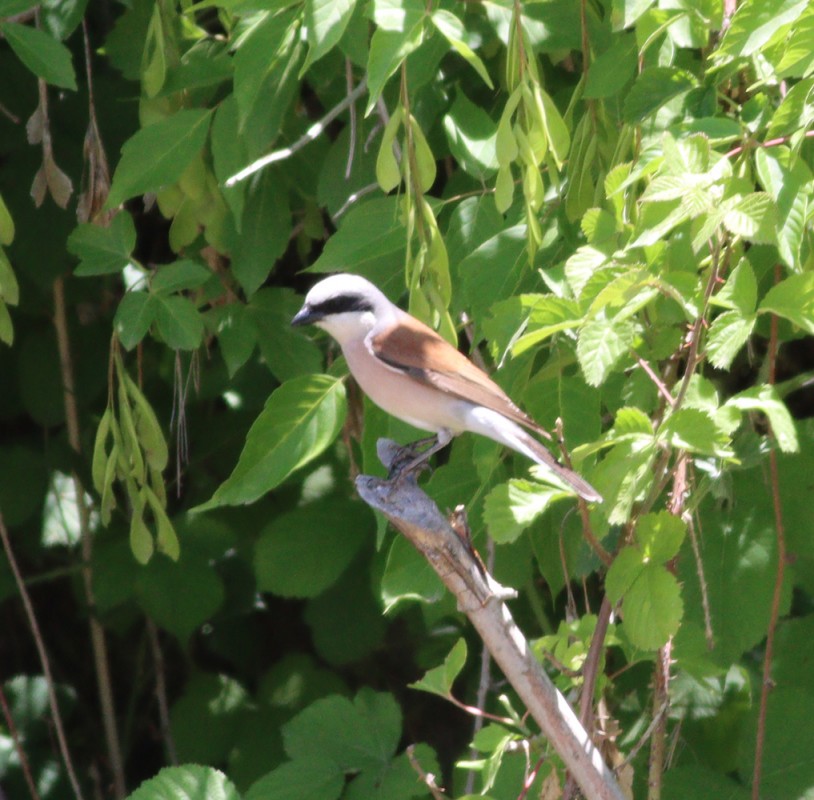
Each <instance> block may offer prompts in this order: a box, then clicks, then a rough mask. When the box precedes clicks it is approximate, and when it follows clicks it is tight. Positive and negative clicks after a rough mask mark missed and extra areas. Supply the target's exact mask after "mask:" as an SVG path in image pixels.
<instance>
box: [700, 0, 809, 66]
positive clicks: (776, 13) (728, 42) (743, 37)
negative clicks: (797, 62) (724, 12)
mask: <svg viewBox="0 0 814 800" xmlns="http://www.w3.org/2000/svg"><path fill="white" fill-rule="evenodd" d="M807 7H808V0H744V2H742V3H741V4H739V5H738V9H737V11H736V12H735V15H734V16H733V17H732V20H731V22H730V23H729V27H728V28H727V31H726V34H725V35H724V38H723V41H722V42H721V46H720V47H719V48H718V50H717V52H716V53H715V56H714V57H715V58H718V59H721V58H728V59H729V58H738V57H741V58H743V57H746V56H750V55H752V54H753V53H756V52H757V51H758V50H760V48H761V47H763V45H764V44H766V42H768V41H769V39H771V38H772V36H773V35H774V34H775V32H776V31H778V30H779V29H780V28H781V27H782V26H783V25H786V24H787V23H789V22H793V21H794V20H795V19H797V17H799V16H800V14H802V13H803V11H805V10H806V8H807Z"/></svg>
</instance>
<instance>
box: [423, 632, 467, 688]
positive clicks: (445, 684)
mask: <svg viewBox="0 0 814 800" xmlns="http://www.w3.org/2000/svg"><path fill="white" fill-rule="evenodd" d="M466 654H467V653H466V639H463V638H461V639H458V641H457V642H455V644H454V646H453V648H452V650H450V651H449V653H448V654H447V657H446V658H445V659H444V663H443V664H440V665H439V666H437V667H433V668H432V669H430V670H427V672H425V673H424V677H423V678H421V679H420V680H417V681H415V682H414V683H411V684H409V686H410V688H411V689H419V690H420V691H422V692H429V693H430V694H437V695H438V696H439V697H444V698H447V697H449V696H450V695H451V694H452V684H453V683H455V679H456V678H457V677H458V675H460V674H461V670H462V669H463V668H464V665H465V664H466Z"/></svg>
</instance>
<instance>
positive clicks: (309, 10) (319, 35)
mask: <svg viewBox="0 0 814 800" xmlns="http://www.w3.org/2000/svg"><path fill="white" fill-rule="evenodd" d="M355 7H356V0H306V3H305V28H306V37H307V39H308V47H309V50H308V56H307V57H306V59H305V63H304V64H303V65H302V68H301V69H300V78H302V76H303V75H304V74H305V72H306V70H307V69H308V68H309V67H310V66H311V64H313V63H314V62H316V61H319V59H320V58H322V56H324V55H325V54H326V53H328V52H329V51H331V50H333V48H334V47H336V45H337V44H339V40H340V39H341V38H342V34H343V33H344V32H345V28H346V27H347V25H348V22H349V21H350V18H351V15H352V14H353V10H354V8H355Z"/></svg>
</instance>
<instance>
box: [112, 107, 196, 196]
mask: <svg viewBox="0 0 814 800" xmlns="http://www.w3.org/2000/svg"><path fill="white" fill-rule="evenodd" d="M211 117H212V112H211V111H208V110H206V109H203V108H196V109H182V110H181V111H176V112H175V114H173V115H172V116H170V117H167V118H166V119H162V120H160V121H159V122H154V123H153V124H152V125H148V126H147V127H146V128H142V129H141V130H140V131H138V133H136V134H135V135H134V136H132V137H131V138H130V139H128V140H127V141H126V142H125V143H124V147H122V157H121V160H120V161H119V164H118V166H117V167H116V171H115V172H114V174H113V183H112V185H111V187H110V195H109V196H108V199H107V204H106V207H107V208H115V207H116V206H118V205H119V204H120V203H122V202H123V201H125V200H127V199H128V198H130V197H135V196H136V195H140V194H144V193H145V192H156V191H158V190H159V189H162V188H164V187H166V186H171V185H172V184H173V183H176V182H177V181H178V180H179V179H180V177H181V175H183V174H184V170H185V169H186V168H187V166H188V165H189V162H190V161H192V159H193V158H194V157H195V156H196V155H197V154H198V152H199V151H200V150H201V148H202V147H203V146H204V142H205V141H206V135H207V132H208V131H209V122H210V119H211Z"/></svg>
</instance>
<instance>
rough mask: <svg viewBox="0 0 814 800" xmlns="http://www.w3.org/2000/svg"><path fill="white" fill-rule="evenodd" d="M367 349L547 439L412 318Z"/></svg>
mask: <svg viewBox="0 0 814 800" xmlns="http://www.w3.org/2000/svg"><path fill="white" fill-rule="evenodd" d="M368 347H369V348H370V351H371V353H372V354H373V355H374V356H375V357H376V358H378V359H380V360H381V361H383V362H384V363H385V364H387V365H388V366H389V367H392V368H393V369H397V370H399V371H400V372H404V373H405V374H407V375H409V376H410V377H411V378H414V379H415V380H417V381H419V382H420V383H423V384H426V385H428V386H433V387H434V388H436V389H439V390H440V391H442V392H445V393H446V394H450V395H454V396H455V397H460V398H461V399H463V400H469V401H470V402H472V403H476V404H477V405H481V406H485V407H486V408H490V409H492V410H493V411H497V412H498V413H499V414H503V416H505V417H508V418H509V419H511V420H514V421H515V422H517V423H519V424H520V425H523V426H525V427H526V428H529V429H531V430H533V431H535V432H536V433H540V434H542V435H544V436H548V433H547V432H546V430H545V429H544V428H543V427H541V426H540V425H538V424H537V423H536V422H535V421H534V420H533V419H532V418H531V417H530V416H529V415H528V414H526V413H525V412H523V411H521V410H520V409H519V408H518V407H517V406H516V405H515V404H514V403H513V402H512V401H511V399H510V398H509V396H508V395H507V394H506V393H505V392H504V391H503V389H501V388H500V387H499V386H498V385H497V384H496V383H495V382H494V381H493V380H492V379H491V378H490V377H489V376H488V375H487V374H486V373H485V372H484V371H483V370H482V369H480V368H478V367H476V366H475V365H474V364H473V363H472V362H471V361H470V360H469V359H468V358H467V357H466V356H465V355H463V353H460V352H458V351H457V350H456V349H455V348H454V347H452V345H450V344H449V343H448V342H447V341H446V340H444V339H443V338H441V336H439V335H438V334H437V333H436V332H435V331H434V330H432V328H429V327H427V326H426V325H424V324H423V323H422V322H419V321H418V320H417V319H415V318H414V317H410V316H404V317H402V318H401V319H400V321H399V324H398V325H396V326H394V327H392V328H391V329H390V330H388V331H384V332H382V333H380V334H378V335H377V336H374V337H372V338H371V339H369V340H368Z"/></svg>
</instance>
